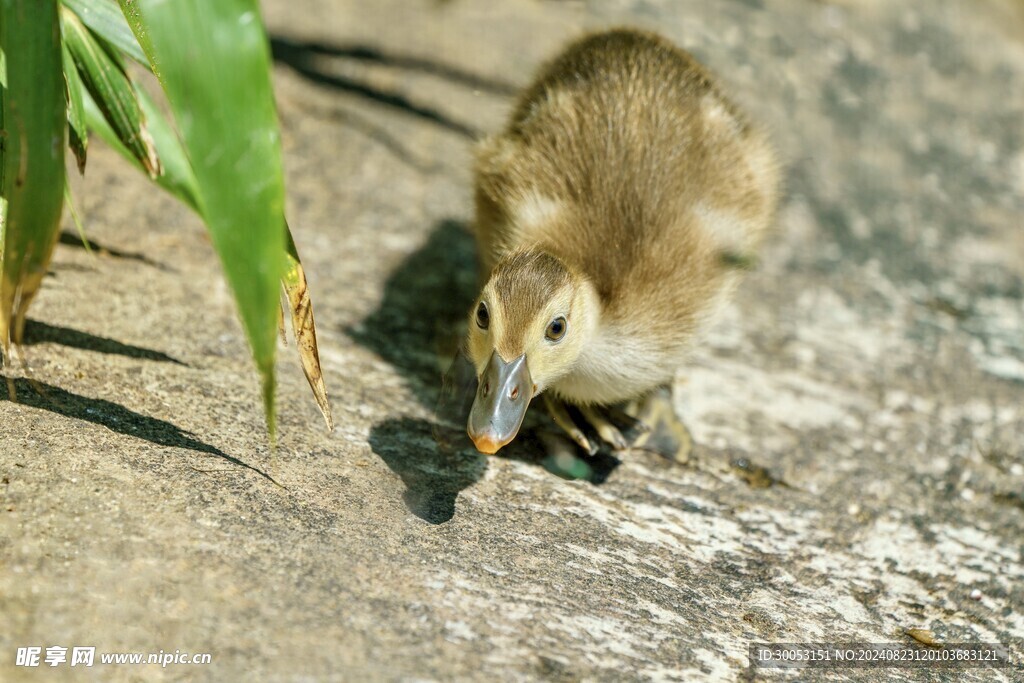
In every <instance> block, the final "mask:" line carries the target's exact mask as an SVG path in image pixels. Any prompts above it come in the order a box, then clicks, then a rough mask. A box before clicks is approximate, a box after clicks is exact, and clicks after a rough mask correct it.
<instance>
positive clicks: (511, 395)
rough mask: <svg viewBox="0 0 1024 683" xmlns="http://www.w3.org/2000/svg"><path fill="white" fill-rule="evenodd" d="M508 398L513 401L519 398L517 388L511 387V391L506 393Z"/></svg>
mask: <svg viewBox="0 0 1024 683" xmlns="http://www.w3.org/2000/svg"><path fill="white" fill-rule="evenodd" d="M508 397H509V398H510V399H512V400H513V401H514V400H516V399H517V398H519V387H512V391H510V392H508Z"/></svg>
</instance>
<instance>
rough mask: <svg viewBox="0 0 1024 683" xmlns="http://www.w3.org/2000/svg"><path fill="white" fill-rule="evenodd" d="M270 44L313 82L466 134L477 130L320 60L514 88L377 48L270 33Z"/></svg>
mask: <svg viewBox="0 0 1024 683" xmlns="http://www.w3.org/2000/svg"><path fill="white" fill-rule="evenodd" d="M270 47H271V51H272V53H273V56H274V61H276V62H279V63H281V64H285V65H287V66H288V67H290V68H291V69H292V70H294V71H295V72H296V73H297V74H299V75H300V76H302V77H303V78H305V79H307V80H309V81H311V82H313V83H317V84H319V85H323V86H327V87H330V88H333V89H335V90H340V91H342V92H347V93H351V94H353V95H358V96H360V97H363V98H365V99H368V100H371V101H373V102H376V103H378V104H383V105H385V106H388V107H391V108H393V109H397V110H398V111H402V112H404V113H406V114H411V115H412V116H415V117H417V118H420V119H423V120H425V121H428V122H430V123H433V124H435V125H438V126H441V127H442V128H445V129H447V130H449V131H452V132H453V133H457V134H459V135H462V136H463V137H467V138H475V137H477V136H478V134H479V132H478V131H477V130H476V129H475V128H473V127H472V126H470V125H469V124H466V123H463V122H461V121H458V120H456V119H454V118H452V117H451V116H449V115H448V114H446V113H444V112H442V111H440V110H439V109H436V108H434V107H432V106H430V105H426V104H421V103H418V102H415V101H413V100H412V99H410V98H409V97H408V96H406V95H405V94H403V93H401V92H397V91H393V90H384V89H382V88H379V87H376V86H374V85H371V84H368V83H364V82H361V81H358V80H356V79H353V78H350V77H348V76H345V75H341V74H338V73H335V72H332V71H330V70H328V69H325V68H324V67H323V65H322V62H323V60H324V59H329V58H349V59H354V60H358V61H364V62H367V61H368V62H374V63H376V64H380V65H384V66H393V67H397V68H403V69H406V70H413V71H420V72H424V73H430V74H433V75H437V76H441V77H443V78H446V79H447V80H450V81H453V82H456V83H461V84H463V85H468V86H469V87H472V88H476V89H479V90H489V91H492V92H495V91H497V92H501V93H502V94H509V93H510V92H514V90H515V89H514V88H512V87H511V86H509V85H508V84H504V83H500V82H496V81H492V80H489V79H485V78H483V77H480V76H476V75H474V74H471V73H469V72H467V71H464V70H462V69H459V68H457V67H453V66H448V65H444V64H441V63H438V62H433V61H430V60H427V59H422V58H418V57H407V56H399V55H391V54H387V53H384V52H382V51H380V50H378V49H377V48H373V47H368V46H363V45H355V46H340V45H329V44H326V43H318V42H308V41H299V40H294V39H291V38H285V37H283V36H272V37H271V39H270Z"/></svg>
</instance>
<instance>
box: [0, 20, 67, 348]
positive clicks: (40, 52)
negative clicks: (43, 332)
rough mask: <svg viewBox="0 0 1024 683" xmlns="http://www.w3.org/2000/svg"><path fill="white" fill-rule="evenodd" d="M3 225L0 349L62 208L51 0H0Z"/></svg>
mask: <svg viewBox="0 0 1024 683" xmlns="http://www.w3.org/2000/svg"><path fill="white" fill-rule="evenodd" d="M0 50H2V51H3V53H4V55H5V57H6V61H7V64H6V71H7V87H6V88H5V90H4V97H3V104H2V107H3V114H2V123H3V131H2V136H3V137H2V140H3V146H4V154H3V160H2V163H3V166H4V172H3V182H2V186H0V196H2V197H3V199H4V202H5V203H6V218H5V220H4V221H3V224H2V228H0V238H2V250H0V251H2V262H0V271H2V272H0V345H2V346H3V350H4V355H5V356H6V357H8V358H9V357H10V356H9V348H10V342H11V341H12V340H13V341H14V342H15V343H20V341H21V336H22V332H23V331H24V324H25V314H26V312H27V311H28V307H29V305H30V304H31V302H32V299H33V297H34V296H35V294H36V292H37V291H38V289H39V286H40V284H41V283H42V280H43V276H44V275H45V273H46V267H47V265H48V264H49V262H50V256H51V255H52V254H53V248H54V246H55V244H56V241H57V236H58V231H59V227H60V215H61V208H62V207H63V203H64V196H63V192H64V181H65V173H64V131H65V129H66V126H67V123H66V111H67V109H66V106H65V100H64V77H63V70H62V68H61V47H60V27H59V24H58V17H57V3H56V0H0Z"/></svg>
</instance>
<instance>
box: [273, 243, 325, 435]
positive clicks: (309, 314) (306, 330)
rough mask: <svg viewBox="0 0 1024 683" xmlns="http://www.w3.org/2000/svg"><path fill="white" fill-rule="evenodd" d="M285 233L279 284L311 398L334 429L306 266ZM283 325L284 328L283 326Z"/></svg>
mask: <svg viewBox="0 0 1024 683" xmlns="http://www.w3.org/2000/svg"><path fill="white" fill-rule="evenodd" d="M285 228H286V229H288V234H287V235H286V236H285V237H286V240H287V248H288V270H287V271H286V272H285V275H284V278H283V279H282V280H281V284H282V285H283V286H284V291H285V294H286V295H287V296H288V306H289V307H290V308H291V313H292V332H293V333H294V334H295V346H296V347H297V348H298V351H299V360H300V361H301V362H302V371H303V372H304V373H305V375H306V381H307V382H309V388H310V389H312V390H313V398H315V399H316V404H317V406H319V407H320V414H321V415H323V416H324V421H325V422H326V423H327V431H333V430H334V417H333V416H332V415H331V404H330V402H329V401H328V400H327V387H326V386H325V385H324V373H323V370H321V368H320V352H319V350H318V347H317V343H316V323H315V322H314V321H313V302H312V301H311V300H310V298H309V286H308V285H307V283H306V270H305V269H304V268H303V267H302V261H301V260H300V259H299V252H298V249H296V247H295V240H293V239H292V233H291V229H290V228H288V226H287V225H285ZM282 329H283V328H282Z"/></svg>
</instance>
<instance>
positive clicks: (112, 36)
mask: <svg viewBox="0 0 1024 683" xmlns="http://www.w3.org/2000/svg"><path fill="white" fill-rule="evenodd" d="M62 2H63V3H64V5H66V6H67V7H69V8H70V9H72V10H73V11H74V12H75V14H77V15H78V18H79V19H81V20H82V23H83V24H85V25H86V26H88V27H89V28H90V29H92V31H93V32H94V33H95V34H96V35H98V36H99V37H101V38H103V39H104V40H105V41H107V42H108V43H110V44H111V45H113V46H114V47H116V48H117V49H118V50H120V51H121V52H123V53H125V54H126V55H128V56H129V57H131V58H132V59H134V60H135V61H136V62H138V63H139V64H141V65H142V66H144V67H146V68H147V69H148V68H150V66H149V59H148V58H147V57H146V53H145V52H143V51H142V47H141V46H140V45H139V41H137V40H136V39H135V34H134V33H132V29H131V27H130V26H128V22H127V21H125V18H124V14H123V13H122V12H121V8H120V7H118V5H117V2H116V0H62Z"/></svg>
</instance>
